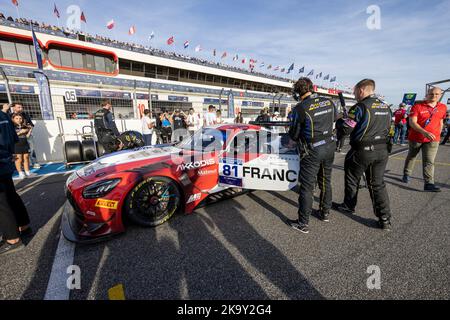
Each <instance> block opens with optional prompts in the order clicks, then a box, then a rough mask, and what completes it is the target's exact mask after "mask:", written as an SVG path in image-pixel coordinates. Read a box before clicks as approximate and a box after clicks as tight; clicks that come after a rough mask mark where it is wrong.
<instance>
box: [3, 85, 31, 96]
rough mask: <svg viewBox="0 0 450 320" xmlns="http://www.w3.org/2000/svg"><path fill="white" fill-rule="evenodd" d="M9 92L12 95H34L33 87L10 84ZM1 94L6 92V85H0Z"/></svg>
mask: <svg viewBox="0 0 450 320" xmlns="http://www.w3.org/2000/svg"><path fill="white" fill-rule="evenodd" d="M9 90H10V92H11V93H22V94H34V93H35V91H34V87H33V86H24V85H19V84H10V85H9ZM0 92H6V85H5V84H0Z"/></svg>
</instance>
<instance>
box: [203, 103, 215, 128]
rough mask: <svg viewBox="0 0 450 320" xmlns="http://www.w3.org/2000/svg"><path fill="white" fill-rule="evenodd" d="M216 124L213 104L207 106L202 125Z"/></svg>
mask: <svg viewBox="0 0 450 320" xmlns="http://www.w3.org/2000/svg"><path fill="white" fill-rule="evenodd" d="M215 124H217V116H216V108H215V107H214V106H213V105H210V106H209V107H208V112H207V113H206V114H205V121H204V126H205V127H208V126H213V125H215Z"/></svg>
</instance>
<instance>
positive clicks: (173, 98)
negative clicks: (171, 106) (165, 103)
mask: <svg viewBox="0 0 450 320" xmlns="http://www.w3.org/2000/svg"><path fill="white" fill-rule="evenodd" d="M167 99H168V100H169V101H174V102H188V101H189V98H188V97H182V96H168V98H167Z"/></svg>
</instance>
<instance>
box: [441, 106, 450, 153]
mask: <svg viewBox="0 0 450 320" xmlns="http://www.w3.org/2000/svg"><path fill="white" fill-rule="evenodd" d="M444 123H445V125H446V126H447V134H446V135H445V137H444V140H442V142H441V146H443V145H445V144H446V143H447V142H448V139H450V113H447V119H446V120H445V121H444Z"/></svg>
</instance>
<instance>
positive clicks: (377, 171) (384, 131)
mask: <svg viewBox="0 0 450 320" xmlns="http://www.w3.org/2000/svg"><path fill="white" fill-rule="evenodd" d="M354 93H355V97H356V100H357V101H358V103H357V104H356V105H355V106H353V107H352V108H351V109H350V111H349V117H350V118H351V119H353V120H354V121H355V122H356V125H355V128H354V130H353V131H352V133H351V134H350V145H351V147H352V148H351V150H350V151H349V153H348V154H347V157H346V159H345V165H344V167H345V199H344V203H343V204H341V205H338V206H337V208H336V209H337V210H339V211H341V212H345V213H352V214H353V213H355V208H356V204H357V200H358V189H359V182H360V180H361V177H362V176H363V174H364V173H365V174H366V178H367V187H368V189H369V192H370V197H371V199H372V203H373V208H374V211H375V215H376V216H377V217H378V219H379V226H380V228H382V229H384V230H391V221H390V220H391V210H390V204H389V197H388V194H387V191H386V184H385V183H384V172H385V170H386V165H387V162H388V158H389V153H388V141H389V131H390V126H391V119H392V112H391V109H390V108H389V106H388V105H387V104H386V103H384V102H382V101H381V100H379V99H378V98H377V97H376V96H375V94H374V93H375V81H373V80H370V79H364V80H362V81H360V82H359V83H358V84H357V85H356V86H355V90H354Z"/></svg>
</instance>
